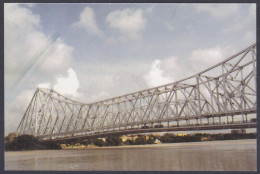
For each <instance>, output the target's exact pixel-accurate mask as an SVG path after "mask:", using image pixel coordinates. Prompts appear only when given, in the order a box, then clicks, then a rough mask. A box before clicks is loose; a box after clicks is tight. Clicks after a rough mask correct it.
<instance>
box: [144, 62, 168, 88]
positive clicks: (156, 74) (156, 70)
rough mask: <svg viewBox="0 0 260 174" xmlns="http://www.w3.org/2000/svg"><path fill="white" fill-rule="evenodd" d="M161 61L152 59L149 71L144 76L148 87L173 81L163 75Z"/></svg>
mask: <svg viewBox="0 0 260 174" xmlns="http://www.w3.org/2000/svg"><path fill="white" fill-rule="evenodd" d="M161 63H162V61H161V60H158V59H156V60H154V61H153V63H152V66H151V68H150V71H149V72H148V74H146V75H145V76H144V79H145V81H146V83H147V84H148V86H149V87H155V86H159V85H164V84H167V83H170V82H172V81H173V80H172V78H170V77H169V76H166V75H164V71H163V70H162V69H161Z"/></svg>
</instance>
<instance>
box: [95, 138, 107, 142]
mask: <svg viewBox="0 0 260 174" xmlns="http://www.w3.org/2000/svg"><path fill="white" fill-rule="evenodd" d="M97 139H99V140H102V141H104V142H106V139H105V138H97Z"/></svg>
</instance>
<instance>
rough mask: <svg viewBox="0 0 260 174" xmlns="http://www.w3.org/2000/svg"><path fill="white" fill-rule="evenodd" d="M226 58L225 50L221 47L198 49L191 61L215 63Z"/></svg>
mask: <svg viewBox="0 0 260 174" xmlns="http://www.w3.org/2000/svg"><path fill="white" fill-rule="evenodd" d="M223 59H224V55H223V50H222V49H221V48H220V47H218V46H217V47H215V48H209V49H198V50H195V51H193V52H192V54H191V57H190V61H192V62H198V63H204V64H207V65H214V64H216V63H219V62H221V61H222V60H223Z"/></svg>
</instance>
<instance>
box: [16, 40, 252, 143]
mask: <svg viewBox="0 0 260 174" xmlns="http://www.w3.org/2000/svg"><path fill="white" fill-rule="evenodd" d="M209 59H210V57H209ZM252 113H256V44H253V45H251V46H249V47H248V48H246V49H244V50H242V51H241V52H239V53H237V54H235V55H234V56H232V57H229V58H227V59H226V60H224V61H222V62H220V63H218V64H216V65H215V66H212V67H210V68H208V69H206V70H204V71H202V72H200V73H197V74H196V75H194V76H191V77H188V78H185V79H183V80H179V81H176V82H174V83H170V84H166V85H163V86H158V87H154V88H151V89H147V90H143V91H138V92H135V93H131V94H126V95H123V96H119V97H115V98H110V99H107V100H103V101H98V102H95V103H90V104H84V103H80V102H77V101H74V100H71V99H69V98H67V97H65V96H63V95H61V94H59V93H58V92H56V91H54V90H53V89H43V88H37V90H36V92H35V94H34V96H33V98H32V100H31V102H30V104H29V106H28V108H27V110H26V112H25V114H24V116H23V118H22V120H21V122H20V124H19V126H18V128H17V132H18V134H31V135H34V136H37V137H39V138H41V139H55V138H66V137H72V136H92V135H96V134H102V133H104V132H112V133H113V132H118V131H124V130H125V132H127V131H129V130H141V129H146V130H149V129H150V130H151V131H154V129H155V130H156V129H159V128H162V130H163V129H165V130H166V128H175V130H178V128H180V129H179V130H181V128H182V127H196V126H198V127H201V126H213V127H214V126H215V127H216V126H218V125H227V124H245V123H247V124H250V118H248V114H252ZM254 118H255V119H256V116H254ZM255 119H254V120H255ZM251 120H252V119H251ZM255 126H256V123H254V125H253V127H255ZM130 132H131V131H130Z"/></svg>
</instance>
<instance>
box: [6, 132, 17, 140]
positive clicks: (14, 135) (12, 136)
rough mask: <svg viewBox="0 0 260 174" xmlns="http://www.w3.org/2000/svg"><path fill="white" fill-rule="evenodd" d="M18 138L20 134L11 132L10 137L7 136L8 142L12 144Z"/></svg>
mask: <svg viewBox="0 0 260 174" xmlns="http://www.w3.org/2000/svg"><path fill="white" fill-rule="evenodd" d="M16 137H18V134H17V133H16V132H11V133H9V135H8V136H7V141H8V142H12V141H14V139H15V138H16Z"/></svg>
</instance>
